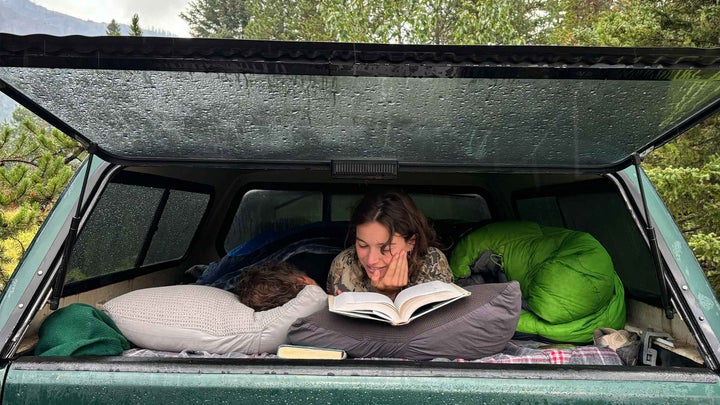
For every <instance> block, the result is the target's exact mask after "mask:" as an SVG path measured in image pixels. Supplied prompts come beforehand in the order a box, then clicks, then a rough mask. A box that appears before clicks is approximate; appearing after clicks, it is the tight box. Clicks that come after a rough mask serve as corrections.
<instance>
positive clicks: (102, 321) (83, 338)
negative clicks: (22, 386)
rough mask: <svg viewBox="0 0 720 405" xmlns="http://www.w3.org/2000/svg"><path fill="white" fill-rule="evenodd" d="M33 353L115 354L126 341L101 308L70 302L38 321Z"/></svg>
mask: <svg viewBox="0 0 720 405" xmlns="http://www.w3.org/2000/svg"><path fill="white" fill-rule="evenodd" d="M39 338H40V339H39V341H38V344H37V346H35V355H36V356H118V355H121V354H122V352H123V350H128V349H130V343H129V342H128V341H127V339H125V336H123V335H122V333H120V331H119V330H118V328H117V326H115V323H114V322H113V321H112V319H110V317H109V316H108V315H107V314H106V313H105V312H103V311H101V310H99V309H96V308H95V307H92V306H90V305H87V304H79V303H76V304H70V305H68V306H66V307H64V308H61V309H59V310H57V311H55V312H53V313H52V314H50V316H48V317H47V318H46V319H45V321H44V322H43V323H42V325H40V331H39Z"/></svg>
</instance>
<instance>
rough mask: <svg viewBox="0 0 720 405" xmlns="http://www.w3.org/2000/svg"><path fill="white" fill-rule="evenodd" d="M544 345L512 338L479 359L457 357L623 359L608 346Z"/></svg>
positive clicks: (613, 363) (603, 362)
mask: <svg viewBox="0 0 720 405" xmlns="http://www.w3.org/2000/svg"><path fill="white" fill-rule="evenodd" d="M558 346H561V347H562V348H553V347H552V345H543V344H541V343H538V342H532V341H531V342H520V341H513V340H511V341H510V342H508V344H507V345H506V346H505V349H504V350H503V351H502V352H501V353H498V354H495V355H492V356H488V357H483V358H481V359H477V360H465V359H456V360H455V361H458V362H478V363H504V364H599V365H608V366H621V365H622V364H623V363H622V360H620V357H618V355H617V354H616V353H615V352H614V351H613V350H612V349H609V348H607V347H597V346H572V347H569V345H558Z"/></svg>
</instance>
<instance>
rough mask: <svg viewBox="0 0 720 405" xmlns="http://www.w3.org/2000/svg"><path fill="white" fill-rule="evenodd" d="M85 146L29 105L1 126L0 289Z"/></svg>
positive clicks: (17, 111)
mask: <svg viewBox="0 0 720 405" xmlns="http://www.w3.org/2000/svg"><path fill="white" fill-rule="evenodd" d="M82 154H83V148H82V147H81V146H80V145H79V144H78V143H77V142H75V141H74V140H73V139H71V138H70V137H68V136H67V135H65V134H63V133H62V132H60V131H58V130H57V129H55V128H52V127H51V126H49V125H48V124H47V123H45V122H44V121H42V120H40V119H39V118H38V117H37V116H35V115H34V114H32V113H31V112H29V111H28V110H26V109H23V108H18V109H16V110H15V111H14V113H13V118H12V120H11V121H10V122H9V123H4V124H3V125H2V126H0V265H2V267H1V268H2V271H1V272H0V288H1V287H2V286H4V285H5V283H6V282H7V279H8V277H9V274H10V272H11V271H12V270H13V268H14V262H15V261H16V260H17V259H18V258H19V256H21V255H22V254H23V253H24V251H25V249H26V248H27V246H26V243H27V242H25V241H24V239H26V238H24V237H23V235H24V234H28V233H30V234H32V232H33V231H34V230H36V229H37V227H38V226H39V224H40V223H41V222H42V220H43V219H44V218H45V216H46V215H47V213H48V212H49V210H50V208H51V206H52V204H53V203H54V202H55V200H56V199H57V197H58V196H59V195H60V192H62V190H63V189H64V188H65V186H66V184H67V182H68V181H69V180H70V177H71V176H72V173H73V171H74V169H75V168H76V167H77V166H78V165H79V163H80V157H81V155H82Z"/></svg>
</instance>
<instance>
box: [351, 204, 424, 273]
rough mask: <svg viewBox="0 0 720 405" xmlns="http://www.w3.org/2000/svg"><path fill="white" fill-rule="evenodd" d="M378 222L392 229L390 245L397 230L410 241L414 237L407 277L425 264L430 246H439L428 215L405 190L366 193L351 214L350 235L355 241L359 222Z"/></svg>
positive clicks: (360, 223) (386, 244) (386, 243)
mask: <svg viewBox="0 0 720 405" xmlns="http://www.w3.org/2000/svg"><path fill="white" fill-rule="evenodd" d="M369 222H378V223H380V224H381V225H384V226H385V227H386V228H387V229H388V230H389V231H390V239H388V241H387V242H385V245H384V246H383V247H385V246H388V245H390V243H391V242H392V238H393V235H395V234H396V233H397V234H398V235H400V236H402V238H403V239H405V240H406V241H409V240H410V238H412V237H413V236H414V237H415V245H414V247H413V250H412V251H411V252H410V255H409V256H408V277H412V276H413V275H414V274H416V273H417V272H418V271H420V268H421V267H422V265H423V261H424V259H425V255H427V252H428V247H430V246H436V245H437V241H436V234H435V230H434V229H433V228H432V227H431V226H430V225H429V224H428V221H427V218H425V214H423V213H422V211H420V209H419V208H418V207H417V206H416V205H415V202H414V201H413V200H412V198H410V196H409V195H407V194H405V193H404V192H402V191H398V190H391V191H378V192H373V193H369V194H366V195H365V197H363V199H362V200H360V202H359V203H358V205H357V206H356V207H355V210H354V212H353V214H352V217H350V235H351V237H352V240H355V236H356V229H357V227H358V225H362V224H366V223H369Z"/></svg>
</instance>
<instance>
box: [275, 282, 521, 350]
mask: <svg viewBox="0 0 720 405" xmlns="http://www.w3.org/2000/svg"><path fill="white" fill-rule="evenodd" d="M465 289H467V290H468V291H470V292H471V293H472V294H471V295H470V296H469V297H465V298H463V299H460V300H458V301H456V302H454V303H452V304H448V305H446V306H445V307H443V308H441V309H439V310H437V311H434V312H431V313H429V314H427V315H424V316H422V317H420V318H417V319H415V320H414V321H412V322H411V323H409V324H407V325H402V326H390V325H388V324H385V323H382V322H376V321H372V320H365V319H357V318H350V317H346V316H342V315H338V314H333V313H331V312H330V311H328V310H327V308H325V309H324V310H322V311H319V312H316V313H314V314H313V315H310V316H308V317H305V318H301V319H298V320H297V321H295V322H294V323H293V324H292V325H291V326H290V329H289V330H288V340H289V341H290V343H292V344H297V345H308V346H318V347H329V348H335V349H343V350H345V351H346V352H347V354H348V356H350V357H391V358H404V359H412V360H429V359H433V358H437V357H444V358H451V359H454V358H463V359H477V358H481V357H485V356H489V355H492V354H495V353H499V352H501V351H502V350H503V348H504V347H505V343H507V342H508V341H509V340H510V339H511V338H512V336H513V333H514V332H515V328H516V327H517V323H518V317H519V316H520V298H521V293H520V284H518V282H517V281H511V282H509V283H497V284H480V285H471V286H467V287H465Z"/></svg>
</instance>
